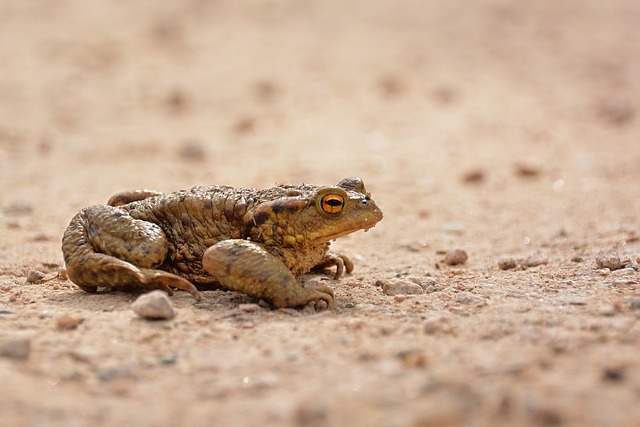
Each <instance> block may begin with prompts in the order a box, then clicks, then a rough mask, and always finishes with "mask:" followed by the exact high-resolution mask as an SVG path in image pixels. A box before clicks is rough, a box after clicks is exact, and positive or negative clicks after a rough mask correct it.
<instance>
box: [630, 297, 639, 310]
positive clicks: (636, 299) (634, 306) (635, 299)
mask: <svg viewBox="0 0 640 427" xmlns="http://www.w3.org/2000/svg"><path fill="white" fill-rule="evenodd" d="M629 307H630V308H631V310H640V297H633V298H631V299H630V301H629Z"/></svg>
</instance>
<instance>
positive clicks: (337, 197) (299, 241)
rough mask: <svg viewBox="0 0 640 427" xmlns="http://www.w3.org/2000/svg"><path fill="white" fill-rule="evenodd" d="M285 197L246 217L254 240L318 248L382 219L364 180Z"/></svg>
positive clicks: (345, 181) (289, 189) (304, 188)
mask: <svg viewBox="0 0 640 427" xmlns="http://www.w3.org/2000/svg"><path fill="white" fill-rule="evenodd" d="M286 190H287V191H286V194H285V195H283V196H282V197H278V198H275V199H273V200H270V201H267V202H264V203H261V204H259V205H258V206H257V207H256V209H254V210H252V212H249V213H247V216H245V223H246V224H247V225H248V226H249V227H250V233H249V234H250V236H251V238H252V240H255V241H260V242H263V243H264V244H266V245H283V246H295V247H304V246H315V245H318V244H323V243H326V242H328V241H330V240H333V239H336V238H338V237H340V236H344V235H346V234H349V233H353V232H354V231H358V230H365V231H367V230H368V229H370V228H371V227H373V226H374V225H376V223H378V221H380V220H381V219H382V211H381V210H380V208H378V206H376V204H375V202H374V201H373V200H372V199H371V195H370V194H369V193H368V192H367V190H366V189H365V187H364V183H363V182H362V180H361V179H360V178H346V179H343V180H342V181H340V183H338V185H336V186H330V187H314V186H301V187H286Z"/></svg>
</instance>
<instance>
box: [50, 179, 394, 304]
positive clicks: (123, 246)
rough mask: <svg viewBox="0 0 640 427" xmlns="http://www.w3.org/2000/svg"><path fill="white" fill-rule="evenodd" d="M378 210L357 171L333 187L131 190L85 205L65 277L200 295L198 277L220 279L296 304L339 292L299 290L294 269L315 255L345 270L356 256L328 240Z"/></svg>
mask: <svg viewBox="0 0 640 427" xmlns="http://www.w3.org/2000/svg"><path fill="white" fill-rule="evenodd" d="M380 219H382V212H381V211H380V209H378V207H377V206H376V204H375V203H374V202H373V200H371V197H370V195H369V193H368V192H367V191H366V190H365V188H364V184H363V183H362V181H361V180H360V179H359V178H346V179H344V180H342V181H341V182H340V183H339V184H338V185H337V186H328V187H317V186H312V185H301V186H289V185H282V186H277V187H273V188H270V189H265V190H256V189H252V188H237V189H236V188H232V187H228V186H210V187H194V188H191V189H189V190H183V191H178V192H175V193H171V194H166V195H164V194H162V193H158V192H155V191H150V190H135V191H129V192H124V193H119V194H117V195H115V196H114V197H112V198H111V199H110V200H109V203H108V204H107V205H97V206H90V207H88V208H85V209H83V210H82V211H80V212H79V213H78V214H77V215H76V216H75V217H74V218H73V219H72V220H71V222H70V224H69V227H68V228H67V230H66V231H65V234H64V236H63V239H62V251H63V254H64V258H65V264H66V267H67V273H68V275H69V278H70V279H71V280H72V281H73V282H74V283H76V284H77V285H78V286H79V287H81V288H82V289H84V290H86V291H88V292H95V291H96V290H97V287H109V288H122V287H125V286H131V285H133V286H140V287H143V288H146V289H155V288H160V289H164V290H166V291H167V292H169V293H171V288H172V287H174V288H179V289H183V290H187V291H189V292H191V293H192V294H193V295H194V296H196V297H197V298H199V294H198V292H197V289H196V287H195V286H194V285H193V284H194V283H195V284H211V283H216V284H221V285H223V286H224V287H227V288H229V289H236V290H240V291H243V292H245V293H248V294H250V295H256V296H261V297H266V298H268V299H270V300H272V301H273V302H274V304H281V305H279V306H295V305H300V304H303V303H306V302H308V301H316V300H322V301H325V302H330V301H333V299H332V298H333V297H332V296H331V297H328V296H327V293H326V292H324V293H323V292H320V295H319V294H318V292H315V293H314V292H311V291H303V290H301V289H300V287H299V286H298V285H297V284H296V283H295V280H294V276H295V275H299V274H302V273H305V272H307V271H309V270H310V269H311V268H312V267H314V266H317V265H322V266H329V265H335V266H336V267H337V271H336V277H339V276H340V275H341V274H342V272H343V270H344V269H345V267H346V269H347V272H349V271H350V270H351V268H352V265H353V264H352V263H351V262H350V261H348V258H346V257H344V256H341V255H340V256H338V255H334V254H331V253H329V252H328V247H329V241H330V240H333V239H335V238H338V237H340V236H343V235H345V234H349V233H352V232H354V231H357V230H362V229H364V230H365V231H366V230H367V229H369V228H371V227H373V226H374V225H375V224H376V223H377V222H378V221H380ZM222 243H224V245H222ZM207 265H208V267H207ZM231 270H233V271H234V272H235V273H230V271H231ZM278 283H279V285H278ZM257 289H259V290H257ZM278 289H280V290H279V291H278ZM282 289H285V290H286V291H283V290H282ZM270 292H275V293H274V294H269V293H270ZM276 301H278V302H277V303H276ZM305 301H306V302H305Z"/></svg>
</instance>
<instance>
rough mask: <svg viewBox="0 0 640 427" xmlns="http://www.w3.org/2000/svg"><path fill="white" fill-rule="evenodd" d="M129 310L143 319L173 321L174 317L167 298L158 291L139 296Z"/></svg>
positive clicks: (162, 292) (164, 293)
mask: <svg viewBox="0 0 640 427" xmlns="http://www.w3.org/2000/svg"><path fill="white" fill-rule="evenodd" d="M131 309H132V310H133V312H134V313H136V314H137V315H138V316H140V317H142V318H145V319H153V320H164V319H173V317H174V316H175V313H174V311H173V307H172V305H171V300H170V299H169V296H168V295H167V293H166V292H164V291H160V290H155V291H151V292H149V293H147V294H144V295H140V296H139V297H138V299H136V300H135V301H134V303H133V304H132V305H131Z"/></svg>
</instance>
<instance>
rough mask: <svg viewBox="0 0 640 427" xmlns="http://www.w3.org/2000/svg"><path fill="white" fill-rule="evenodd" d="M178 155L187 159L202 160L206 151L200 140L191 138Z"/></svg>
mask: <svg viewBox="0 0 640 427" xmlns="http://www.w3.org/2000/svg"><path fill="white" fill-rule="evenodd" d="M178 155H179V156H180V157H181V158H183V159H185V160H192V161H202V160H204V159H205V157H206V152H205V150H204V147H203V146H202V143H201V142H200V141H197V140H190V141H185V142H184V143H183V144H182V147H180V149H179V151H178Z"/></svg>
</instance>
